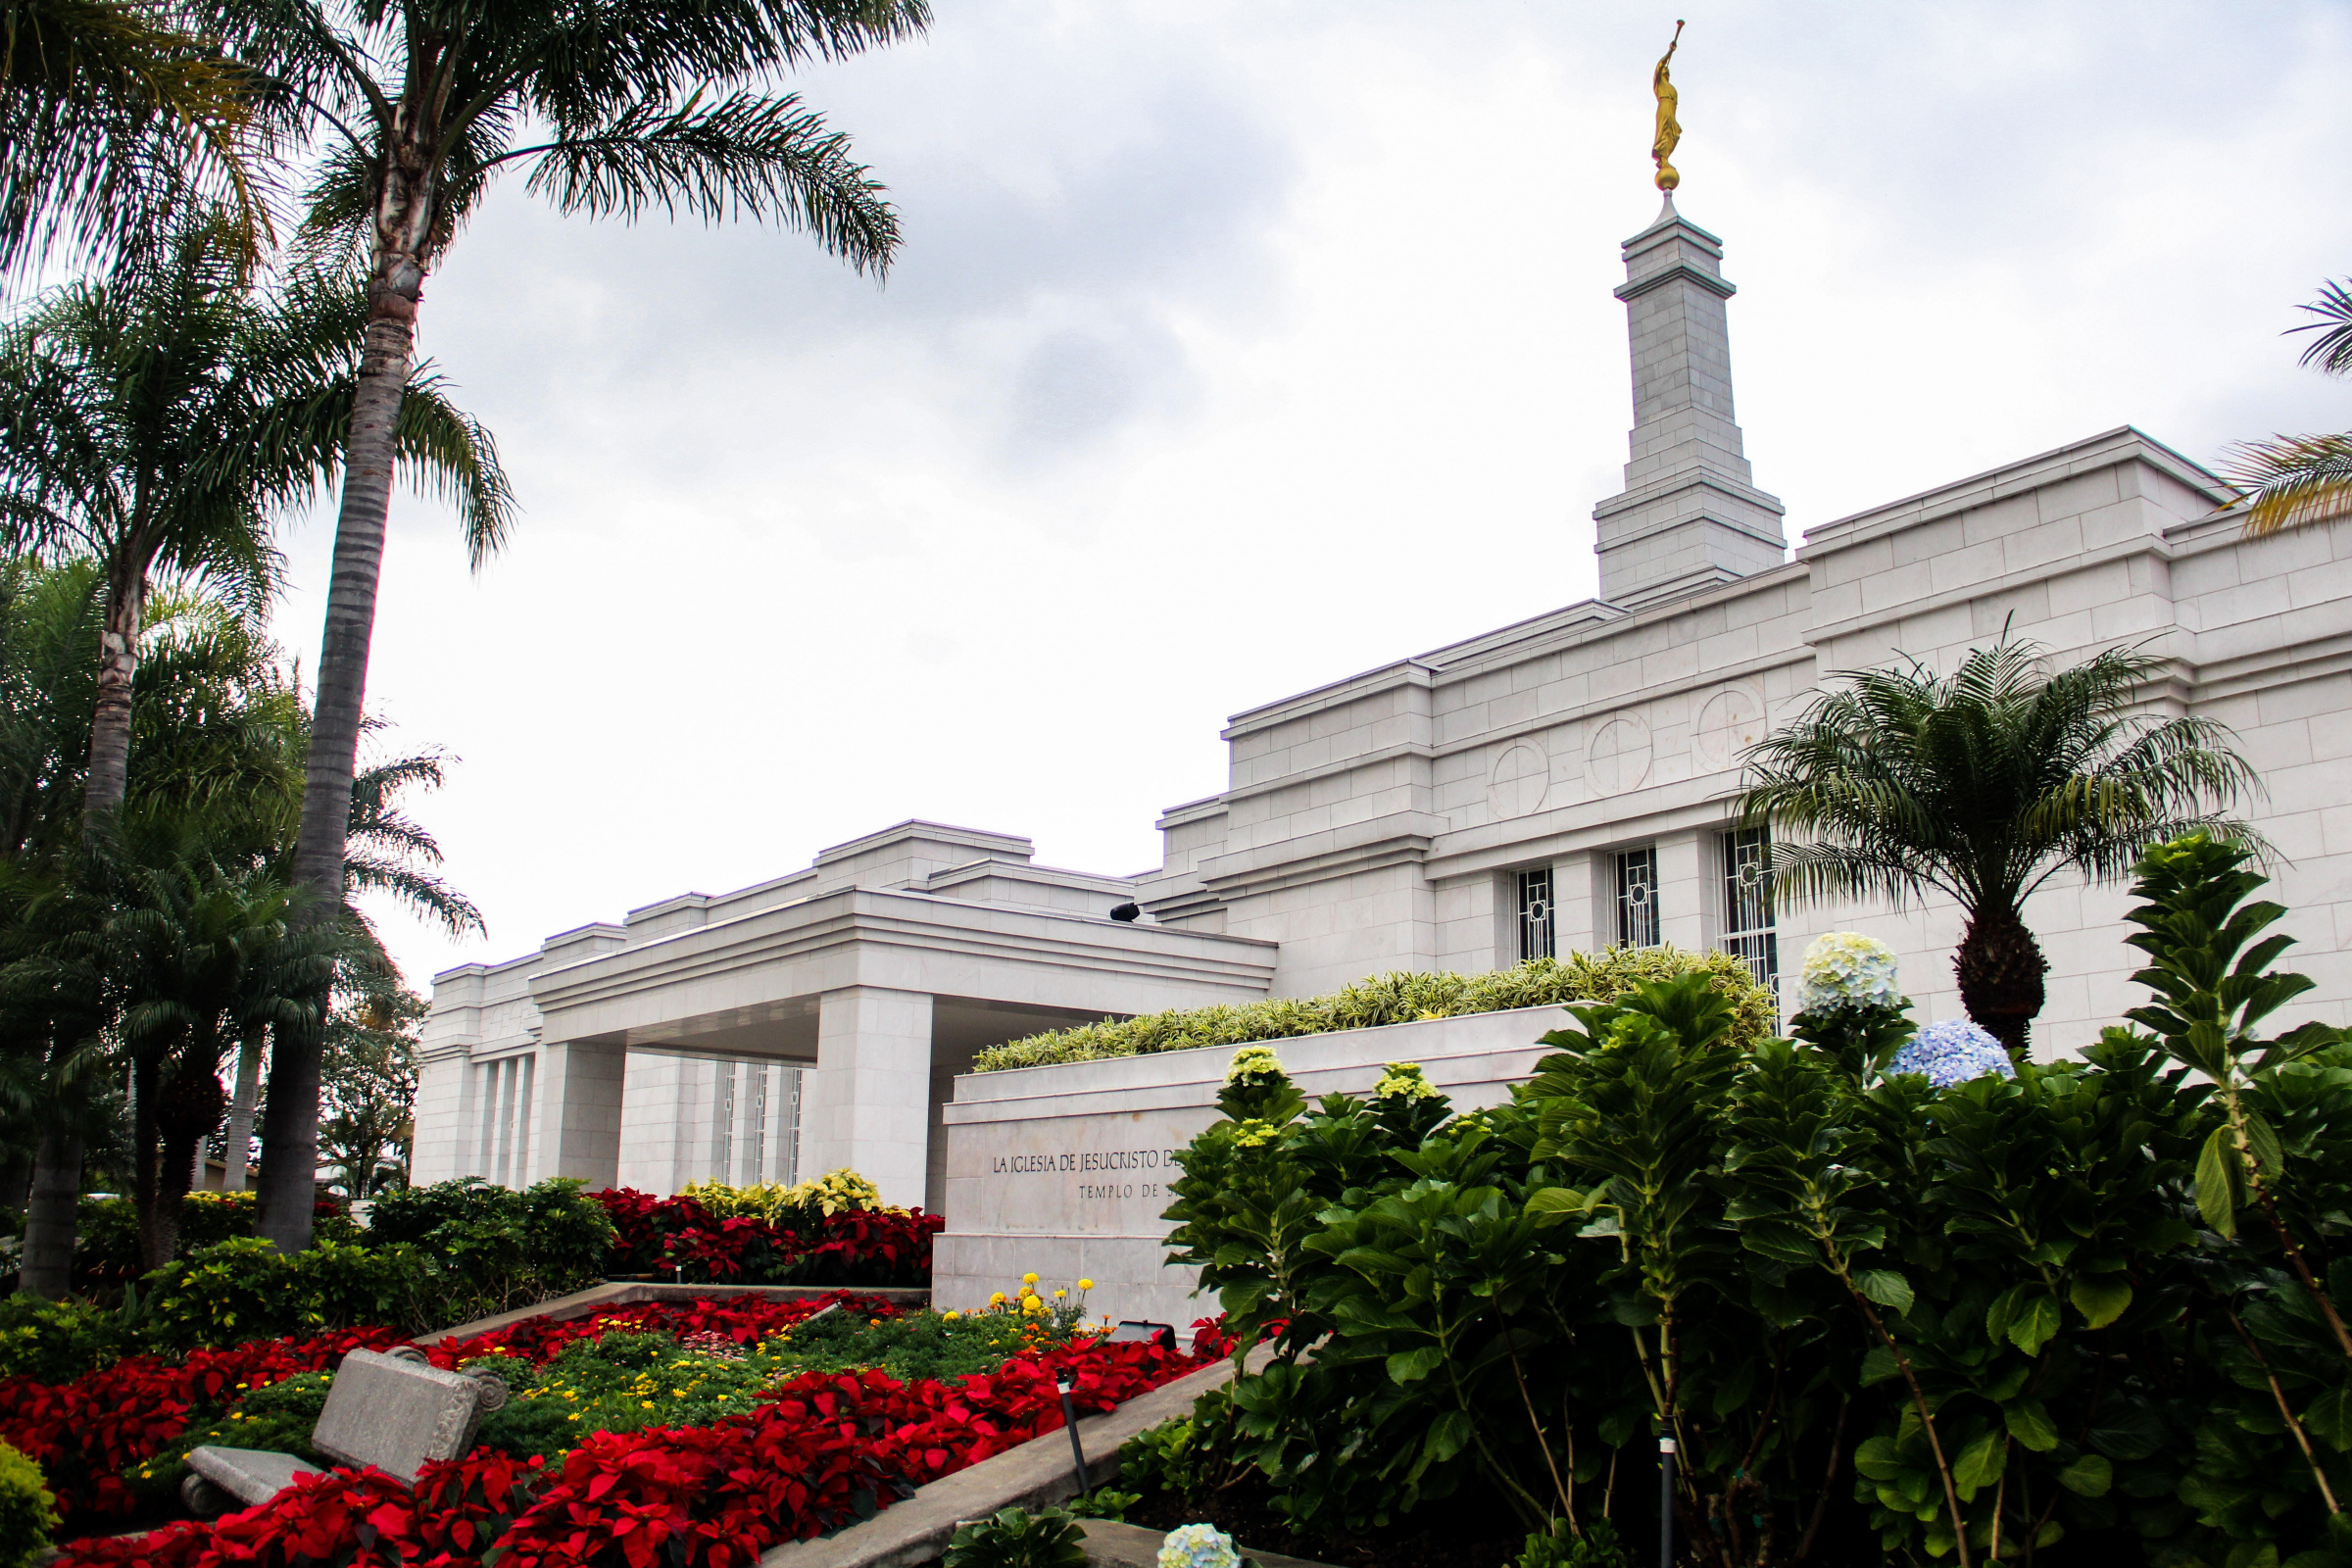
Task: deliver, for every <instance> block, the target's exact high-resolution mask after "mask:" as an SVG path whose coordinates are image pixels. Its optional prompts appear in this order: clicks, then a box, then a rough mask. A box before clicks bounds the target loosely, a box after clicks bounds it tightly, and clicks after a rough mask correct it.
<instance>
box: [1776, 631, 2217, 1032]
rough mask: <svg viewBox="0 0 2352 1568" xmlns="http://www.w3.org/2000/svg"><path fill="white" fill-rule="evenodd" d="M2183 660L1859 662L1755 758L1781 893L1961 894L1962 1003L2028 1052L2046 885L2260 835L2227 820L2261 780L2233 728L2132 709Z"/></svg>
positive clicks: (2127, 653) (2008, 649)
mask: <svg viewBox="0 0 2352 1568" xmlns="http://www.w3.org/2000/svg"><path fill="white" fill-rule="evenodd" d="M2170 667H2171V666H2170V662H2168V661H2166V660H2163V659H2158V658H2155V657H2153V656H2151V655H2148V654H2145V653H2142V652H2140V651H2139V650H2137V649H2130V648H2116V649H2109V650H2107V651H2106V652H2104V653H2100V654H2097V655H2094V656H2093V657H2092V658H2090V659H2089V660H2087V661H2085V662H2082V663H2080V664H2076V665H2074V666H2072V667H2071V668H2067V669H2060V670H2056V671H2053V670H2051V668H2050V667H2049V664H2048V662H2047V660H2046V659H2045V658H2044V657H2043V655H2042V653H2041V651H2040V650H2039V649H2038V648H2036V647H2034V645H2033V644H2031V643H2027V642H2011V641H2009V640H2008V639H2007V638H2006V637H2004V638H2003V639H2002V640H2001V641H2000V642H1999V643H1998V644H1996V645H1995V646H1993V647H1991V648H1976V649H1971V650H1970V651H1969V653H1968V655H1967V657H1965V658H1964V659H1962V660H1961V661H1960V665H1959V667H1958V668H1957V669H1955V670H1954V671H1953V672H1952V673H1951V674H1950V675H1948V676H1943V675H1937V674H1936V672H1935V671H1934V670H1933V669H1931V668H1929V667H1928V666H1927V665H1925V664H1922V663H1920V662H1916V661H1914V662H1912V663H1911V665H1910V667H1908V668H1906V669H1873V670H1849V671H1845V672H1843V673H1841V674H1840V675H1839V676H1838V677H1837V678H1838V679H1839V680H1841V681H1844V682H1846V683H1847V684H1846V685H1845V686H1844V688H1843V689H1841V690H1834V691H1825V692H1822V693H1820V694H1819V695H1817V696H1816V697H1815V698H1814V699H1813V701H1812V703H1811V704H1810V705H1809V706H1808V707H1807V709H1806V710H1805V711H1804V712H1803V713H1802V714H1800V715H1799V716H1798V717H1797V718H1796V719H1795V720H1794V721H1793V722H1792V723H1790V724H1789V726H1788V727H1786V728H1784V729H1781V730H1777V731H1775V732H1774V733H1773V734H1771V735H1768V736H1766V737H1765V738H1764V739H1763V740H1761V741H1759V742H1757V743H1756V745H1755V746H1754V747H1753V748H1751V749H1750V750H1749V752H1748V755H1747V780H1746V789H1745V792H1744V794H1743V795H1742V797H1741V799H1740V822H1741V824H1742V825H1743V826H1747V827H1761V826H1767V825H1769V826H1770V827H1771V828H1772V829H1774V831H1775V836H1776V839H1778V840H1780V842H1776V843H1775V845H1774V847H1773V861H1772V885H1773V888H1774V890H1775V892H1776V893H1777V894H1778V895H1780V896H1782V897H1784V898H1789V899H1791V900H1794V901H1796V902H1800V903H1801V902H1805V901H1809V900H1821V899H1859V898H1869V897H1874V896H1875V897H1884V898H1887V899H1889V900H1891V901H1892V902H1893V904H1894V906H1895V907H1896V908H1897V909H1901V908H1904V907H1907V906H1908V905H1909V904H1910V903H1911V902H1912V901H1914V900H1920V899H1925V898H1926V897H1928V896H1929V895H1930V894H1931V893H1942V894H1944V895H1946V896H1947V897H1949V898H1951V899H1952V900H1954V901H1955V902H1956V903H1958V904H1959V906H1960V909H1961V913H1962V915H1963V917H1964V918H1965V920H1966V925H1965V927H1964V929H1963V931H1962V934H1961V938H1960V947H1959V951H1958V952H1957V953H1956V954H1955V955H1954V956H1953V964H1952V966H1953V968H1954V969H1955V970H1956V971H1957V972H1958V975H1959V979H1960V1000H1961V1002H1962V1004H1963V1005H1965V1006H1966V1007H1967V1008H1968V1015H1969V1016H1970V1017H1971V1018H1974V1019H1975V1020H1976V1021H1977V1022H1978V1023H1980V1024H1982V1025H1984V1027H1985V1029H1987V1030H1989V1031H1990V1032H1991V1033H1992V1034H1993V1035H1995V1036H1997V1037H1998V1038H1999V1039H2000V1041H2001V1042H2002V1043H2003V1044H2004V1045H2006V1046H2007V1047H2008V1048H2009V1050H2010V1052H2011V1053H2012V1054H2018V1055H2022V1054H2024V1053H2025V1051H2026V1048H2027V1035H2028V1029H2029V1026H2030V1025H2031V1023H2032V1021H2033V1019H2034V1014H2036V1013H2038V1012H2039V1011H2040V1010H2041V1005H2042V976H2043V974H2044V973H2045V972H2046V971H2047V970H2048V968H2049V963H2048V960H2047V959H2045V958H2044V957H2043V956H2042V954H2041V947H2040V945H2039V944H2038V943H2037V942H2035V941H2034V933H2033V932H2032V931H2030V930H2028V929H2027V927H2026V923H2025V918H2024V913H2023V911H2024V908H2025V902H2026V899H2027V898H2028V897H2029V896H2030V895H2031V894H2032V893H2033V892H2034V890H2035V889H2036V888H2038V887H2040V886H2041V885H2042V884H2043V883H2045V882H2047V881H2049V879H2050V878H2051V877H2053V876H2056V875H2058V874H2059V873H2060V872H2062V871H2070V870H2071V871H2076V872H2080V873H2081V874H2082V876H2084V877H2086V878H2088V879H2089V880H2091V881H2094V882H2118V881H2121V880H2123V879H2124V878H2125V877H2126V876H2128V875H2129V874H2130V872H2131V865H2132V863H2133V861H2134V860H2136V859H2137V858H2138V857H2139V855H2140V853H2141V852H2142V851H2143V850H2145V849H2146V848H2147V846H2148V845H2150V844H2153V843H2161V842H2163V841H2165V840H2168V839H2173V838H2177V837H2179V836H2180V834H2182V833H2187V832H2190V831H2194V830H2197V829H2203V830H2205V831H2207V832H2210V833H2213V834H2215V835H2216V836H2223V837H2231V838H2237V839H2244V840H2252V839H2253V838H2254V834H2253V832H2252V830H2251V829H2250V828H2248V827H2247V826H2246V825H2245V824H2244V823H2242V822H2239V821H2236V820H2234V819H2232V818H2228V817H2225V816H2222V815H2220V814H2218V813H2219V810H2220V809H2221V808H2224V807H2227V806H2228V805H2229V804H2230V803H2231V802H2232V801H2234V800H2235V799H2236V798H2237V796H2238V795H2239V794H2240V793H2241V792H2244V791H2247V790H2250V789H2255V788H2258V787H2259V785H2258V783H2257V781H2256V779H2255V776H2254V770H2253V769H2252V768H2251V767H2250V766H2248V765H2247V763H2246V762H2245V760H2243V759H2242V758H2240V757H2239V756H2238V755H2237V754H2236V753H2235V752H2233V751H2231V750H2230V749H2229V742H2230V740H2231V739H2232V738H2233V737H2232V736H2231V734H2230V732H2229V729H2228V728H2227V727H2226V726H2224V725H2222V724H2219V723H2217V722H2215V721H2214V720H2212V719H2210V718H2202V717H2198V716H2196V715H2194V714H2190V715H2185V716H2172V717H2161V716H2158V715H2156V714H2153V713H2148V712H2144V711H2137V705H2138V704H2139V702H2140V700H2141V697H2142V694H2143V693H2145V692H2146V691H2147V690H2148V689H2149V688H2150V687H2151V686H2152V685H2153V684H2154V683H2155V682H2156V681H2157V680H2159V679H2160V678H2161V677H2162V676H2163V675H2164V674H2165V673H2166V672H2167V671H2168V670H2169V669H2170Z"/></svg>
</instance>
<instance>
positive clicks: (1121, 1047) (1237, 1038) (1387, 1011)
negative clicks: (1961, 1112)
mask: <svg viewBox="0 0 2352 1568" xmlns="http://www.w3.org/2000/svg"><path fill="white" fill-rule="evenodd" d="M1685 974H1703V975H1705V976H1707V977H1708V981H1709V983H1710V984H1711V985H1712V986H1713V987H1714V989H1716V990H1717V991H1719V992H1721V993H1722V994H1723V995H1724V996H1725V997H1726V998H1727V999H1728V1000H1729V1001H1730V1002H1731V1004H1732V1007H1733V1011H1734V1016H1735V1019H1736V1023H1735V1029H1734V1033H1735V1038H1736V1039H1738V1040H1740V1041H1742V1042H1747V1041H1754V1040H1760V1039H1762V1038H1763V1037H1764V1036H1765V1035H1767V1034H1769V1033H1770V1032H1771V1031H1772V1029H1773V1018H1774V1011H1775V1004H1774V1001H1773V997H1772V993H1770V992H1769V991H1766V990H1765V989H1764V988H1763V987H1761V986H1759V985H1757V984H1756V982H1755V977H1754V976H1753V975H1752V974H1750V973H1749V972H1748V968H1747V965H1746V964H1745V963H1744V962H1742V961H1741V960H1740V959H1739V958H1736V957H1734V956H1731V955H1730V954H1728V953H1684V952H1681V951H1680V950H1678V949H1675V948H1672V947H1659V948H1610V949H1607V950H1606V951H1604V952H1600V953H1572V954H1570V955H1569V956H1567V957H1565V958H1531V959H1529V960H1528V961H1527V962H1525V963H1522V964H1519V965H1517V966H1515V967H1513V968H1509V969H1498V970H1496V971H1495V972H1494V973H1492V974H1449V973H1446V974H1425V973H1422V972H1420V971H1418V970H1405V971H1401V972H1398V973H1396V974H1385V975H1380V976H1377V977H1375V978H1373V979H1369V980H1359V981H1357V982H1356V983H1355V984H1354V985H1351V986H1349V987H1348V988H1347V989H1346V990H1345V991H1337V992H1334V993H1332V994H1331V995H1330V996H1325V997H1272V998H1268V999H1267V1000H1266V1001H1263V1002H1248V1003H1241V1004H1238V1005H1224V1006H1215V1007H1187V1008H1182V1009H1179V1010H1176V1011H1173V1012H1154V1013H1148V1014H1146V1015H1145V1016H1143V1017H1140V1018H1129V1019H1127V1020H1126V1021H1125V1022H1123V1023H1092V1024H1082V1025H1080V1026H1079V1027H1078V1028H1075V1029H1057V1030H1054V1032H1052V1033H1050V1034H1042V1035H1029V1036H1027V1037H1025V1038H1023V1039H1020V1040H1008V1041H1006V1042H1005V1044H1004V1045H1001V1046H990V1047H989V1048H988V1049H986V1050H985V1051H982V1052H981V1053H980V1054H979V1055H977V1056H976V1057H974V1058H973V1060H972V1071H974V1072H1003V1071H1005V1069H1007V1068H1012V1067H1043V1066H1049V1065H1052V1064H1054V1063H1057V1062H1065V1061H1098V1060H1101V1059H1103V1057H1106V1056H1142V1055H1152V1054H1156V1053H1158V1052H1163V1051H1192V1050H1197V1049H1199V1048H1201V1047H1203V1046H1240V1045H1247V1044H1249V1043H1250V1042H1251V1041H1253V1040H1288V1039H1293V1038H1296V1037H1297V1036H1299V1035H1320V1034H1329V1033H1331V1032H1332V1031H1333V1030H1336V1029H1371V1028H1377V1027H1379V1026H1381V1025H1384V1024H1392V1023H1412V1022H1415V1021H1416V1020H1419V1019H1423V1018H1451V1017H1457V1016H1460V1015H1462V1014H1465V1013H1475V1012H1501V1011H1505V1010H1507V1009H1509V1008H1512V1007H1550V1006H1560V1005H1566V1004H1569V1003H1578V1002H1612V1001H1615V1000H1616V999H1617V998H1619V997H1622V996H1624V995H1625V994H1626V993H1627V992H1629V991H1630V990H1632V989H1633V987H1634V986H1635V985H1636V984H1637V983H1639V982H1642V981H1658V980H1670V979H1673V978H1675V977H1676V976H1678V975H1685Z"/></svg>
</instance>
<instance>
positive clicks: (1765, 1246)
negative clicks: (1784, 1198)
mask: <svg viewBox="0 0 2352 1568" xmlns="http://www.w3.org/2000/svg"><path fill="white" fill-rule="evenodd" d="M1740 1246H1741V1247H1744V1248H1746V1249H1747V1250H1749V1251H1751V1252H1756V1253H1760V1254H1761V1255H1763V1256H1765V1257H1769V1258H1771V1259H1773V1260H1774V1261H1775V1262H1780V1263H1793V1264H1796V1265H1798V1266H1800V1267H1802V1266H1803V1265H1805V1264H1809V1263H1817V1262H1819V1261H1821V1253H1820V1251H1819V1250H1818V1249H1816V1248H1815V1247H1814V1245H1813V1239H1812V1238H1811V1237H1809V1236H1807V1235H1806V1234H1805V1233H1804V1232H1803V1231H1800V1230H1798V1229H1797V1228H1796V1227H1795V1226H1793V1225H1789V1224H1784V1223H1782V1222H1780V1221H1777V1220H1749V1221H1748V1222H1747V1223H1746V1224H1744V1225H1742V1226H1740Z"/></svg>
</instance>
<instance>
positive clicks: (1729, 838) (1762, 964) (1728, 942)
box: [1721, 827, 1781, 994]
mask: <svg viewBox="0 0 2352 1568" xmlns="http://www.w3.org/2000/svg"><path fill="white" fill-rule="evenodd" d="M1721 842H1722V845H1723V951H1724V952H1726V953H1728V954H1731V955H1732V956H1735V957H1737V958H1740V959H1741V960H1742V961H1743V962H1745V963H1746V965H1747V969H1748V972H1749V973H1750V974H1752V975H1754V976H1755V977H1756V984H1758V985H1760V986H1762V987H1764V988H1765V989H1766V990H1767V991H1773V992H1775V993H1776V994H1777V992H1778V990H1779V986H1778V982H1779V980H1780V975H1781V939H1780V937H1779V936H1778V935H1777V934H1776V933H1775V932H1774V930H1773V919H1772V835H1771V832H1770V831H1769V830H1768V829H1765V828H1760V827H1747V828H1737V829H1735V830H1733V831H1732V832H1729V833H1726V834H1724V835H1723V836H1722V840H1721Z"/></svg>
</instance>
